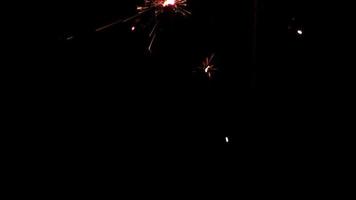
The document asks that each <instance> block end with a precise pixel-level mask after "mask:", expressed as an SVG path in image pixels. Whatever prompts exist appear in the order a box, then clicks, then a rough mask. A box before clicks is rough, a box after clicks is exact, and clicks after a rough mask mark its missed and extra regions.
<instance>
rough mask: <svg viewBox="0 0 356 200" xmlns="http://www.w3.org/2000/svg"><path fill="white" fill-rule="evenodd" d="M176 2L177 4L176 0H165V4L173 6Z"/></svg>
mask: <svg viewBox="0 0 356 200" xmlns="http://www.w3.org/2000/svg"><path fill="white" fill-rule="evenodd" d="M174 4H176V1H175V0H165V1H164V3H163V6H173V5H174Z"/></svg>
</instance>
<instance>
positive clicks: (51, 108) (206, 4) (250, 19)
mask: <svg viewBox="0 0 356 200" xmlns="http://www.w3.org/2000/svg"><path fill="white" fill-rule="evenodd" d="M189 3H190V9H191V10H192V12H193V15H192V16H191V17H189V18H187V19H185V18H181V17H179V16H169V15H168V16H164V19H162V20H163V21H164V23H163V24H162V26H161V28H162V29H161V31H160V32H159V35H158V39H157V42H156V44H155V46H154V49H153V53H152V54H148V53H147V51H146V49H147V44H148V42H149V41H148V40H147V37H146V35H145V34H146V32H145V29H140V28H138V29H137V31H135V32H132V31H130V29H131V26H132V24H130V23H127V24H119V25H117V26H115V27H113V28H111V29H109V30H107V31H104V32H101V33H95V31H94V30H95V29H96V28H97V27H100V26H102V25H105V24H107V23H110V22H112V21H115V20H117V19H119V18H125V17H128V16H131V15H134V14H135V8H136V2H135V1H131V0H118V1H115V2H113V1H100V2H99V1H94V2H73V1H67V0H64V1H60V2H58V3H48V7H46V8H45V9H44V10H45V13H46V14H45V15H43V16H45V17H43V18H45V19H42V20H40V21H39V22H40V24H42V28H43V29H46V30H45V32H44V33H46V34H41V35H40V36H41V37H42V36H43V37H46V42H45V45H43V46H42V45H41V48H43V49H42V50H43V52H41V54H39V55H40V56H39V57H41V58H43V59H40V60H41V61H39V63H40V65H36V66H35V67H34V68H26V70H27V72H28V74H30V75H31V76H28V77H27V79H26V80H28V79H31V80H30V81H28V82H27V83H28V84H25V87H27V88H29V89H30V92H29V94H28V95H26V98H29V97H32V96H36V97H40V100H38V99H37V98H36V104H31V103H28V104H29V105H30V106H29V107H31V108H30V110H31V112H27V113H28V114H27V115H28V116H27V115H26V116H23V118H25V119H32V120H33V121H34V122H32V120H31V122H29V123H28V124H27V125H24V126H26V128H27V129H31V130H35V132H36V134H33V135H30V136H28V140H26V139H25V141H24V143H26V142H27V141H35V142H33V143H31V144H30V146H31V148H34V149H36V151H35V152H33V151H29V152H26V153H27V154H29V155H30V157H31V158H30V159H29V160H28V163H31V162H36V161H40V162H45V163H46V164H45V165H42V166H41V167H39V168H38V169H39V170H43V171H44V172H45V173H46V174H49V176H48V177H45V178H43V179H41V180H43V181H44V182H53V180H55V181H56V184H57V185H59V186H58V187H56V188H57V189H58V188H61V189H59V190H60V191H58V190H57V189H56V188H54V189H53V188H51V187H50V186H49V188H50V190H54V191H56V192H57V193H61V191H67V190H74V191H78V190H79V188H80V191H81V190H82V189H83V190H82V191H83V193H85V194H89V193H90V192H88V191H86V189H88V188H98V187H100V186H101V187H103V188H111V187H115V186H116V183H113V182H116V180H120V181H121V182H123V183H124V184H125V185H126V187H127V188H130V186H132V187H131V188H136V187H138V186H137V185H141V187H142V188H144V187H146V186H147V185H151V184H153V182H154V181H157V180H158V181H160V182H161V183H162V184H161V185H166V184H165V183H168V182H175V183H178V181H183V182H184V181H185V186H186V190H187V191H189V190H195V187H196V185H200V186H203V187H204V186H206V188H209V187H210V188H213V190H215V189H216V187H218V186H226V187H225V189H226V190H227V192H232V193H238V191H239V190H236V188H234V185H233V184H232V185H230V184H227V183H228V182H229V181H236V182H237V183H236V184H237V185H238V186H237V187H239V188H240V189H241V188H243V189H241V190H244V188H249V190H244V191H252V190H253V188H254V187H255V184H256V181H255V180H260V179H263V180H264V181H262V182H258V184H260V186H261V185H262V186H261V187H263V185H270V181H269V180H274V181H277V182H279V183H280V185H283V183H285V182H286V181H287V180H291V179H292V180H296V179H299V180H302V179H306V178H307V177H306V176H307V174H310V173H314V174H315V176H313V179H315V180H316V179H318V180H321V179H320V178H322V170H321V168H320V167H318V165H315V166H314V165H313V164H316V163H317V162H318V161H320V160H323V159H325V158H326V155H325V154H322V153H321V152H323V151H322V150H321V149H322V147H323V145H325V146H326V143H323V142H321V141H320V140H319V139H320V137H319V136H320V134H317V133H316V132H318V131H317V130H318V129H315V128H314V129H312V128H309V126H310V125H312V126H314V127H316V126H318V125H317V124H316V122H315V121H314V118H316V117H315V116H316V114H315V115H313V114H306V113H309V112H310V110H309V111H306V108H305V107H304V106H303V103H306V102H308V103H309V99H308V98H306V99H303V98H301V97H300V96H298V95H296V94H292V95H291V97H285V96H284V97H283V98H281V99H278V100H276V101H275V100H272V99H271V102H269V101H268V100H266V99H265V97H266V96H265V95H264V94H256V93H257V91H259V90H265V91H273V90H275V89H278V90H281V91H287V92H288V91H293V90H304V89H306V88H313V87H314V86H318V84H320V83H319V80H320V79H318V78H316V75H317V73H316V72H318V70H317V69H316V68H315V66H310V65H308V63H309V62H310V58H311V56H310V52H308V51H309V49H308V48H306V39H307V38H308V34H309V32H308V27H307V26H306V24H305V23H306V19H307V12H308V8H309V5H308V2H307V1H297V0H295V1H294V0H288V1H283V2H275V1H273V2H271V1H267V0H266V1H263V0H260V1H255V2H254V1H247V0H246V1H220V0H219V1H218V0H216V1H204V0H200V1H199V0H195V1H193V0H192V1H190V2H189ZM297 29H303V30H304V32H305V34H304V35H303V36H298V35H297V34H296V30H297ZM44 35H45V36H44ZM71 36H73V39H72V40H67V38H69V37H71ZM37 37H38V35H37ZM47 39H48V40H47ZM211 53H215V54H216V57H215V64H216V66H217V67H218V69H219V73H218V74H217V75H218V76H216V77H215V79H214V80H212V81H208V80H207V79H204V78H201V77H197V76H194V75H193V74H192V69H193V68H194V67H196V66H199V65H200V64H201V62H202V60H203V59H204V57H206V56H209V55H210V54H211ZM28 74H27V75H28ZM29 77H30V78H29ZM30 83H31V84H30ZM32 83H34V84H32ZM316 83H317V84H316ZM261 99H263V101H261ZM289 99H293V100H294V101H298V103H297V104H295V103H292V102H294V101H291V102H290V103H289V101H288V100H289ZM38 104H39V105H40V106H33V105H38ZM284 104H286V105H285V106H284ZM306 104H307V103H306ZM315 104H316V105H318V102H315ZM281 107H282V109H277V108H281ZM291 107H292V108H291ZM39 108H41V109H39ZM284 108H288V109H284ZM290 108H291V109H290ZM320 110H322V109H320ZM313 112H315V113H320V112H319V110H318V111H317V109H315V110H313ZM324 112H325V113H326V112H327V111H325V110H324ZM33 113H36V116H35V115H33ZM295 113H301V114H303V117H298V115H297V114H295ZM321 113H322V112H321ZM294 114H295V115H294ZM37 115H38V117H37ZM290 115H293V116H291V117H290ZM309 131H311V132H313V131H314V133H315V134H310V135H309V134H308V132H309ZM226 136H228V137H229V138H230V143H226V142H225V137H226ZM322 138H323V139H325V140H327V139H326V138H325V136H324V137H322ZM320 143H323V144H320ZM315 144H320V145H315ZM27 145H28V144H27ZM331 151H332V150H330V152H331ZM26 153H25V154H26ZM324 153H325V152H324ZM329 155H330V154H329ZM310 165H313V166H314V167H311V168H310V167H309V166H310ZM276 174H279V175H278V178H277V175H276ZM324 178H325V177H324ZM276 179H278V180H276ZM213 180H214V181H213ZM215 180H216V181H215ZM98 183H100V184H99V185H100V186H97V185H98ZM101 183H102V184H101ZM138 183H139V184H138ZM304 184H308V183H306V182H304ZM310 184H311V185H312V183H310ZM153 185H154V184H153ZM215 186H216V187H215ZM229 186H230V187H232V188H229ZM117 187H119V186H117ZM152 187H154V186H152ZM62 188H63V189H62ZM68 188H69V189H68ZM163 188H164V189H162V190H165V191H168V192H169V191H170V190H173V191H175V188H179V187H170V185H169V184H167V185H166V187H163ZM189 188H190V189H189ZM251 188H252V189H251ZM278 188H279V187H278ZM285 188H286V190H287V189H288V186H285ZM289 189H290V188H289ZM133 190H135V189H133ZM178 190H179V189H178ZM155 191H156V190H153V193H155ZM173 191H172V192H173ZM223 191H224V190H223ZM151 192H152V191H151ZM157 192H158V193H159V192H161V191H157ZM133 193H134V192H133ZM175 193H180V191H175ZM171 194H173V193H171Z"/></svg>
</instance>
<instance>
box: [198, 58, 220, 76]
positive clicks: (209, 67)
mask: <svg viewBox="0 0 356 200" xmlns="http://www.w3.org/2000/svg"><path fill="white" fill-rule="evenodd" d="M214 57H215V54H212V55H211V56H210V57H206V58H205V59H204V61H203V63H202V66H201V67H200V68H201V69H202V70H203V71H204V73H205V74H206V75H207V76H208V78H209V80H211V79H212V78H213V74H214V72H215V71H217V69H216V68H215V65H214V64H212V62H213V59H214Z"/></svg>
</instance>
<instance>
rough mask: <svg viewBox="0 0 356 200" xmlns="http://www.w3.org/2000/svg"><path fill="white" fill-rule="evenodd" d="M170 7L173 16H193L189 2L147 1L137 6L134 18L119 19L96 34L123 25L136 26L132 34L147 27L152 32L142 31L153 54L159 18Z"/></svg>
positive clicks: (99, 29)
mask: <svg viewBox="0 0 356 200" xmlns="http://www.w3.org/2000/svg"><path fill="white" fill-rule="evenodd" d="M168 6H169V7H172V10H173V12H172V14H180V15H182V16H184V17H187V16H190V15H192V13H191V11H189V9H188V6H187V0H145V1H144V2H143V3H141V4H139V5H137V7H136V13H135V14H134V15H133V16H128V17H127V18H123V19H118V20H116V21H114V22H111V23H109V24H106V25H103V26H101V27H99V28H97V29H95V32H103V31H106V30H108V29H111V28H113V27H114V26H117V25H122V24H125V23H131V24H135V26H131V31H132V32H134V31H136V29H137V27H147V29H151V30H142V31H143V32H144V33H147V37H148V40H149V42H148V43H149V44H148V45H149V46H148V50H149V51H150V52H151V49H152V46H153V45H154V42H155V40H156V37H157V36H158V35H159V31H160V30H161V29H160V28H158V27H157V26H158V25H159V18H160V16H161V15H162V14H163V13H165V12H167V11H166V9H165V8H164V7H168ZM170 11H171V9H170ZM170 11H169V12H170ZM146 17H149V18H150V20H145V19H144V18H146ZM132 21H134V23H132ZM140 31H141V29H140Z"/></svg>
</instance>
